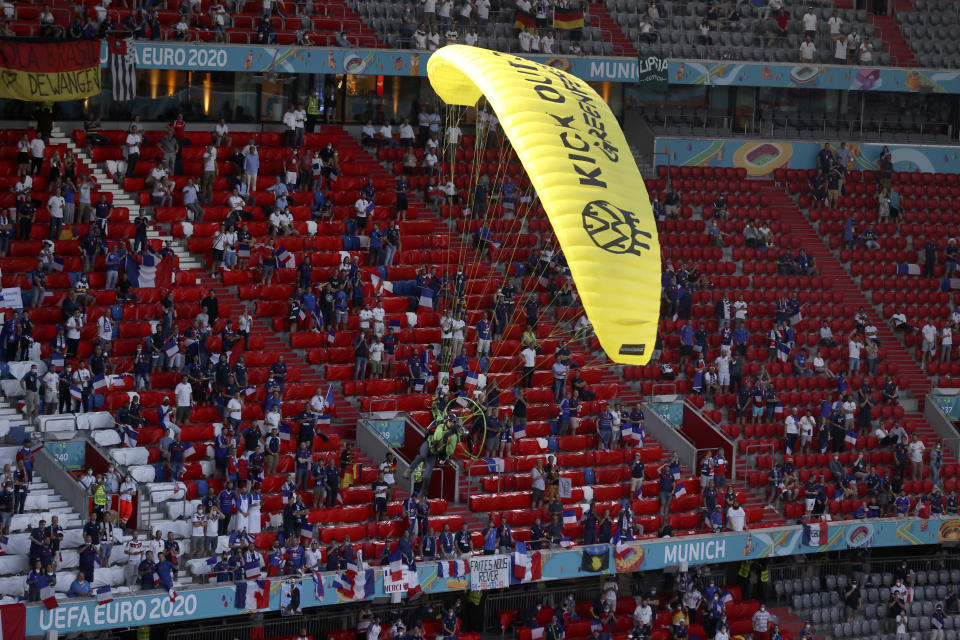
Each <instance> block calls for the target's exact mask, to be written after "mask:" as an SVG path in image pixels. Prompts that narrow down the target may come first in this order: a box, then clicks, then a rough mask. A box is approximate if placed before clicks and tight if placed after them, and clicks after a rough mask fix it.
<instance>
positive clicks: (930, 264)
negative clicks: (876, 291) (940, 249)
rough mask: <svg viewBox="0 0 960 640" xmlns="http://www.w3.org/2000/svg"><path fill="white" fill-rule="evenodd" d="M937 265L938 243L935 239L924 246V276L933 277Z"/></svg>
mask: <svg viewBox="0 0 960 640" xmlns="http://www.w3.org/2000/svg"><path fill="white" fill-rule="evenodd" d="M936 265H937V243H936V241H935V240H934V239H933V238H930V239H929V240H927V243H926V244H925V245H923V276H924V277H925V278H932V277H933V270H934V267H935V266H936Z"/></svg>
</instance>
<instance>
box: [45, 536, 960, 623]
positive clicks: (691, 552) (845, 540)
mask: <svg viewBox="0 0 960 640" xmlns="http://www.w3.org/2000/svg"><path fill="white" fill-rule="evenodd" d="M958 541H960V519H950V520H932V519H931V520H923V519H917V518H907V519H883V520H858V521H846V522H837V523H830V524H829V526H828V528H827V531H826V532H825V533H824V534H822V535H821V536H820V538H819V540H818V541H816V542H815V543H814V544H810V543H809V542H808V541H807V540H805V537H804V534H803V529H802V527H799V526H789V527H775V528H770V529H757V530H753V531H746V532H741V533H732V532H731V533H723V534H719V535H698V536H677V537H673V538H663V539H649V540H643V541H636V542H629V543H627V544H626V545H625V546H623V547H620V548H619V549H617V548H616V547H614V546H612V545H593V546H591V547H577V548H573V549H569V550H550V551H542V552H537V553H539V554H540V561H541V562H540V564H541V567H542V580H541V581H542V582H549V581H553V580H567V579H571V578H582V577H588V576H596V575H604V574H613V573H629V572H633V571H650V570H656V569H663V568H664V567H672V566H678V565H680V564H683V563H686V564H687V565H689V566H695V565H699V564H707V563H711V564H715V563H720V562H740V561H742V560H758V559H763V558H775V557H786V556H792V555H799V554H810V553H824V552H827V551H842V550H845V549H860V548H866V547H871V548H875V547H902V546H914V545H926V544H937V543H943V542H953V543H955V542H958ZM588 560H589V562H588ZM511 573H512V572H511ZM322 575H323V583H324V590H323V597H322V598H321V599H319V600H318V599H317V598H316V597H315V595H314V588H313V580H312V578H311V577H309V576H308V577H306V578H304V579H303V583H302V585H301V589H300V591H301V605H302V607H303V608H304V609H307V608H310V607H320V606H331V605H336V604H345V603H349V602H353V601H354V599H353V598H352V597H350V595H348V594H346V593H344V592H342V591H340V590H338V589H337V588H336V586H335V584H334V579H335V577H336V573H334V572H326V573H324V574H322ZM373 575H374V578H375V579H374V583H373V588H372V589H371V590H370V592H369V593H368V594H367V597H366V598H365V599H367V600H372V599H374V598H380V597H385V596H386V594H385V590H384V576H383V572H382V571H379V570H378V571H374V572H373ZM417 575H418V578H419V582H420V587H421V589H422V590H423V592H424V593H445V592H450V591H463V590H466V589H468V588H469V587H470V576H469V575H467V576H456V577H446V576H441V575H440V571H439V565H438V563H436V562H421V563H420V564H419V565H418V567H417ZM234 601H235V589H234V586H233V584H227V585H220V586H210V587H206V588H202V589H191V590H189V591H184V592H183V593H180V594H178V595H177V599H176V601H174V602H171V601H170V598H169V597H168V596H167V595H166V594H165V593H163V592H160V591H157V592H153V593H151V594H148V595H134V596H129V597H117V598H116V600H114V601H113V602H110V603H108V604H105V605H98V604H97V601H96V600H95V599H84V600H74V599H69V600H65V601H62V602H61V603H60V606H59V607H57V608H56V609H52V610H49V611H48V610H47V609H46V608H45V607H44V606H43V605H42V604H31V605H28V606H27V635H44V634H45V633H46V632H47V631H50V630H57V631H58V632H61V633H63V632H66V631H70V632H79V631H96V630H105V629H117V628H125V627H136V626H141V625H149V624H160V623H169V622H185V621H190V620H199V619H204V618H218V617H224V616H231V615H237V614H240V613H244V611H243V610H241V609H237V608H235V607H234ZM279 604H280V580H278V579H274V580H272V581H270V605H269V608H268V609H267V610H277V609H278V608H279Z"/></svg>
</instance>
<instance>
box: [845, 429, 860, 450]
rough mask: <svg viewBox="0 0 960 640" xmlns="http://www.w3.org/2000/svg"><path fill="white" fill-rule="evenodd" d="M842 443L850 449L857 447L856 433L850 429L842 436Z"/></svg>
mask: <svg viewBox="0 0 960 640" xmlns="http://www.w3.org/2000/svg"><path fill="white" fill-rule="evenodd" d="M843 441H844V442H845V443H847V444H848V445H850V446H851V447H855V446H857V432H856V431H854V430H853V429H850V430H849V431H847V435H846V436H844V438H843Z"/></svg>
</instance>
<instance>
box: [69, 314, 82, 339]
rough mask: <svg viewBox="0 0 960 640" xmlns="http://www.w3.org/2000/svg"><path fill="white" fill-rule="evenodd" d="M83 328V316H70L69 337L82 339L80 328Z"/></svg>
mask: <svg viewBox="0 0 960 640" xmlns="http://www.w3.org/2000/svg"><path fill="white" fill-rule="evenodd" d="M82 328H83V316H80V317H79V318H78V317H77V316H70V318H69V319H68V320H67V337H68V338H70V339H71V340H79V339H80V329H82Z"/></svg>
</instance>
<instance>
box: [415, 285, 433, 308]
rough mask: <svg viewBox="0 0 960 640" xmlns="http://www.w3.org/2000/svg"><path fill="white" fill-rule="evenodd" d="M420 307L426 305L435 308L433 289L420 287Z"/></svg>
mask: <svg viewBox="0 0 960 640" xmlns="http://www.w3.org/2000/svg"><path fill="white" fill-rule="evenodd" d="M417 306H419V307H426V308H427V309H433V290H432V289H429V288H427V287H420V302H419V303H418V305H417Z"/></svg>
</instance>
